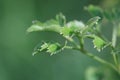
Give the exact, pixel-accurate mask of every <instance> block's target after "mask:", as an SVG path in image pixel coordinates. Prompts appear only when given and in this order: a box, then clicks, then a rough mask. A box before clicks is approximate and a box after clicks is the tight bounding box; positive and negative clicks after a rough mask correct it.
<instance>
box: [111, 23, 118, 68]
mask: <svg viewBox="0 0 120 80" xmlns="http://www.w3.org/2000/svg"><path fill="white" fill-rule="evenodd" d="M116 42H117V26H116V24H114V26H113V34H112V47H113V48H115V46H116ZM112 55H113V60H114V63H115V65H116V67H117V68H118V70H119V62H118V56H117V54H116V53H114V51H113V54H112Z"/></svg>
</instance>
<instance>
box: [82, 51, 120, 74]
mask: <svg viewBox="0 0 120 80" xmlns="http://www.w3.org/2000/svg"><path fill="white" fill-rule="evenodd" d="M81 52H82V53H83V54H85V55H86V56H88V57H90V58H92V59H94V60H96V61H98V62H100V63H102V64H105V65H107V66H109V67H111V68H112V69H114V70H115V71H117V72H118V70H117V68H116V67H115V66H114V65H113V64H111V63H109V62H107V61H105V60H104V59H101V58H100V57H98V56H95V55H93V54H92V53H89V52H87V51H86V50H81ZM118 73H119V72H118Z"/></svg>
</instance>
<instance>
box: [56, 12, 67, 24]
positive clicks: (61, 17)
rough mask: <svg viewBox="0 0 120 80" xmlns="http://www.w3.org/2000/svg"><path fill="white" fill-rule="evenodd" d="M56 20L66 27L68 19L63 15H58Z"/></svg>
mask: <svg viewBox="0 0 120 80" xmlns="http://www.w3.org/2000/svg"><path fill="white" fill-rule="evenodd" d="M56 20H57V21H58V22H59V25H60V26H64V25H65V24H66V17H65V16H64V15H63V14H62V13H60V14H58V15H56Z"/></svg>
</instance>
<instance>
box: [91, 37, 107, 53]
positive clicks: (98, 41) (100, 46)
mask: <svg viewBox="0 0 120 80" xmlns="http://www.w3.org/2000/svg"><path fill="white" fill-rule="evenodd" d="M93 44H94V48H96V49H97V50H98V51H101V50H102V49H103V48H104V46H105V44H106V42H105V41H104V40H103V39H101V38H100V37H98V36H94V39H93Z"/></svg>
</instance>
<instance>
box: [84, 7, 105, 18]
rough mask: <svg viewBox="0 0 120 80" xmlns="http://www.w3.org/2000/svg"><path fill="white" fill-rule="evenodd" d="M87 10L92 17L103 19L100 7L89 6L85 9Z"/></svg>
mask: <svg viewBox="0 0 120 80" xmlns="http://www.w3.org/2000/svg"><path fill="white" fill-rule="evenodd" d="M85 10H87V11H88V12H89V13H90V14H91V15H92V16H100V17H101V18H102V17H103V11H102V9H101V8H100V7H97V6H94V5H89V6H88V7H85Z"/></svg>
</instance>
